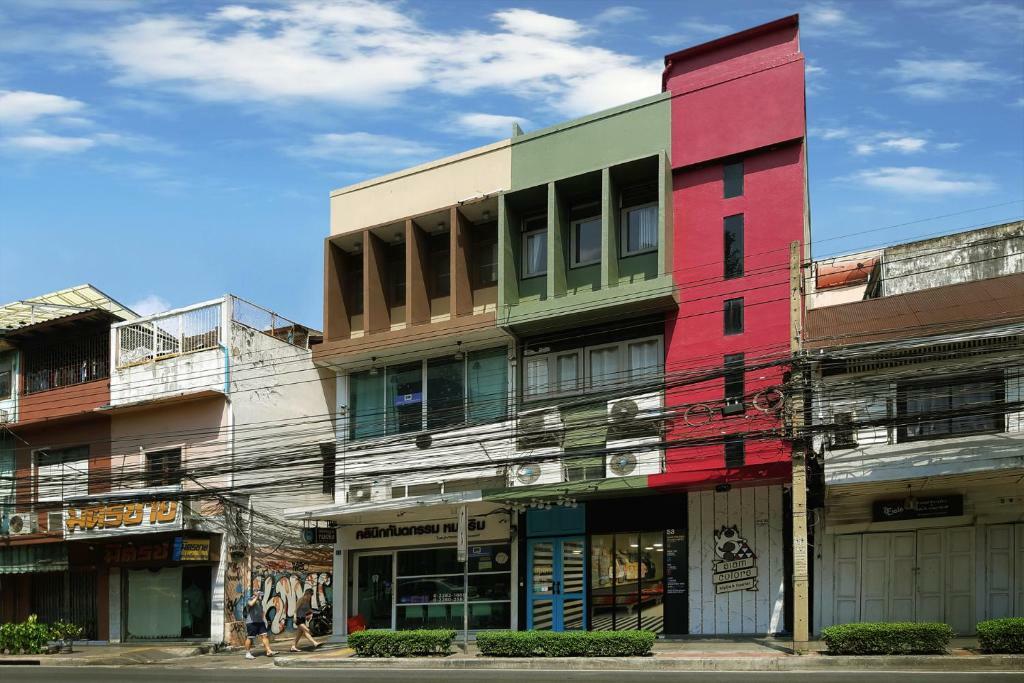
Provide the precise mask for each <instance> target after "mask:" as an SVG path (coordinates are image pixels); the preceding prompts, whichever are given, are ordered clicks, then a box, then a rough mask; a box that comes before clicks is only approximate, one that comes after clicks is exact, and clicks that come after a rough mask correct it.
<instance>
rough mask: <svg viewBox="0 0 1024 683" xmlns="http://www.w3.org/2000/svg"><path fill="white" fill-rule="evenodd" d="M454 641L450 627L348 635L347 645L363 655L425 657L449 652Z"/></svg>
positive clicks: (453, 632)
mask: <svg viewBox="0 0 1024 683" xmlns="http://www.w3.org/2000/svg"><path fill="white" fill-rule="evenodd" d="M453 640H455V631H453V630H451V629H420V630H415V631H385V630H369V631H356V632H355V633H351V634H349V636H348V645H349V647H351V648H352V649H353V650H355V651H356V654H357V655H359V656H360V657H425V656H428V655H446V654H449V653H450V652H451V647H452V641H453Z"/></svg>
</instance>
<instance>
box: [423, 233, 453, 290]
mask: <svg viewBox="0 0 1024 683" xmlns="http://www.w3.org/2000/svg"><path fill="white" fill-rule="evenodd" d="M450 253H451V235H449V234H448V233H447V232H443V233H440V234H438V235H431V236H430V263H429V264H428V265H427V267H428V268H429V269H430V276H431V277H430V295H431V296H432V297H444V296H448V294H449V292H450V291H451V258H450Z"/></svg>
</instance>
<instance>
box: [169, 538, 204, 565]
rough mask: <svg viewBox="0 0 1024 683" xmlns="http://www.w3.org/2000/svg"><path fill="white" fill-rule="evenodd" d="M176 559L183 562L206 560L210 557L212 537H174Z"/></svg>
mask: <svg viewBox="0 0 1024 683" xmlns="http://www.w3.org/2000/svg"><path fill="white" fill-rule="evenodd" d="M174 559H175V560H180V561H181V562H205V561H207V560H209V559H210V539H208V538H183V537H181V536H178V537H177V538H176V539H174Z"/></svg>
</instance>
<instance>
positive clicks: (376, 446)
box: [289, 17, 806, 634]
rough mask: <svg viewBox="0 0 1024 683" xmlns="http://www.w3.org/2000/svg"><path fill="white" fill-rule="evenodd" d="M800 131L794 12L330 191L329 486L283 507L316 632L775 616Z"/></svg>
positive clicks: (770, 622)
mask: <svg viewBox="0 0 1024 683" xmlns="http://www.w3.org/2000/svg"><path fill="white" fill-rule="evenodd" d="M803 136H804V108H803V58H802V56H801V54H800V52H799V48H798V45H797V22H796V18H795V17H792V18H788V19H784V20H781V21H778V22H773V23H772V24H768V25H766V26H763V27H758V28H756V29H752V30H750V31H746V32H743V33H741V34H737V35H735V36H731V37H728V38H724V39H721V40H719V41H714V42H713V43H709V44H707V45H705V46H700V47H697V48H692V49H691V50H688V51H684V52H681V53H677V54H675V55H671V56H669V57H668V58H666V72H665V88H664V92H662V93H661V94H657V95H654V96H651V97H649V98H646V99H643V100H639V101H637V102H632V103H629V104H626V105H623V106H620V107H617V108H614V109H610V110H607V111H603V112H599V113H596V114H593V115H591V116H586V117H583V118H580V119H576V120H573V121H568V122H565V123H562V124H558V125H555V126H551V127H549V128H545V129H541V130H538V131H533V132H530V133H528V134H523V133H522V131H520V130H518V128H516V129H514V130H513V135H512V137H511V138H510V139H508V140H503V141H501V142H498V143H495V144H493V145H489V146H486V147H482V148H478V149H474V150H470V151H468V152H464V153H461V154H458V155H455V156H452V157H447V158H444V159H440V160H437V161H434V162H430V163H428V164H424V165H422V166H419V167H415V168H412V169H408V170H406V171H401V172H398V173H395V174H391V175H389V176H384V177H381V178H376V179H373V180H370V181H367V182H364V183H360V184H358V185H355V186H352V187H348V188H344V189H341V190H338V191H336V192H334V193H332V195H331V236H330V237H329V238H328V239H327V242H326V245H325V287H324V294H325V302H324V315H325V321H324V327H325V339H324V343H323V344H322V345H320V346H319V347H317V349H316V350H315V351H314V358H315V360H316V362H317V363H318V364H319V365H321V366H322V367H324V368H329V369H331V370H333V371H334V372H335V373H336V378H337V379H336V385H337V393H336V398H337V404H336V409H337V412H338V416H339V419H338V421H337V428H338V429H337V444H338V446H337V453H338V460H337V469H336V477H337V487H336V490H335V500H334V502H333V503H331V504H329V505H324V506H319V507H313V508H309V507H306V508H296V509H295V510H294V511H292V512H291V513H289V517H291V518H292V519H304V520H307V522H308V523H312V522H313V520H329V521H332V522H334V523H335V524H337V525H338V527H337V528H338V540H337V553H336V555H335V568H334V571H335V577H336V579H337V581H336V585H337V586H338V587H339V591H338V593H339V600H338V604H339V605H343V606H344V609H343V610H342V609H338V610H337V612H336V619H335V624H336V631H337V632H338V633H339V634H341V633H345V632H346V629H347V628H348V627H349V626H351V627H352V628H361V627H363V626H368V627H378V628H399V629H401V628H413V627H420V626H445V627H462V626H467V627H468V628H469V629H470V630H480V629H487V628H536V629H544V628H548V629H556V630H568V629H629V628H639V627H643V628H649V629H652V630H655V631H657V632H659V633H665V634H684V633H689V632H693V633H760V634H765V633H771V632H778V631H781V630H783V629H784V628H785V623H784V621H783V617H782V614H783V595H784V594H785V592H786V590H785V583H786V572H785V568H784V554H785V552H786V542H785V540H784V538H783V533H782V531H783V524H784V522H783V519H784V514H785V512H786V509H785V501H784V496H783V490H782V483H783V482H785V481H787V480H788V476H789V468H790V464H789V451H788V450H787V447H786V445H785V444H784V443H783V442H782V441H781V440H780V432H779V427H780V420H779V417H778V414H777V412H776V411H777V408H778V405H779V403H780V402H781V391H780V390H779V388H778V387H779V385H781V384H782V381H783V372H784V367H785V366H784V363H783V361H786V362H788V358H789V342H790V331H789V330H790V324H789V321H790V318H789V316H790V304H789V262H790V248H791V247H790V244H791V242H796V243H797V245H798V247H797V248H798V250H799V249H800V245H801V244H802V243H803V241H804V235H805V231H806V201H805V183H804V168H805V165H804V154H805V151H804V146H803V140H804V137H803ZM744 221H746V237H744ZM744 250H746V255H745V254H744ZM764 252H769V253H770V254H768V255H766V254H765V253H764ZM744 297H745V299H744ZM737 304H738V305H737ZM744 304H745V305H744ZM745 311H749V312H745ZM723 319H724V320H723ZM737 326H738V327H737ZM723 366H724V368H725V370H724V371H723ZM737 372H739V373H740V376H741V377H742V378H741V379H739V380H737V378H736V377H735V375H736V373H737ZM723 377H725V379H726V381H725V385H726V386H725V390H724V394H723ZM666 397H667V398H666ZM723 414H724V417H723ZM723 432H725V433H727V434H732V435H735V436H736V437H737V439H735V440H739V442H740V446H741V455H740V456H739V460H737V456H736V454H735V453H734V452H733V451H732V450H730V454H729V457H728V458H726V457H724V456H723V449H724V448H729V449H732V443H733V441H734V439H733V438H732V437H730V438H727V439H723V438H722V437H721V434H722V433H723ZM769 433H770V434H771V438H768V436H767V435H768V434H769ZM709 434H710V435H712V436H711V438H710V439H709V438H708V435H709ZM744 438H747V439H750V440H754V439H756V440H754V441H753V442H752V445H751V446H750V447H749V448H748V449H746V451H745V452H743V451H742V445H743V439H744ZM726 442H728V443H729V444H730V445H729V446H726V445H725V443H726ZM716 487H717V489H718V490H719V491H721V493H716V492H715V489H716ZM729 488H733V490H732V491H731V492H728V489H729ZM462 511H464V514H465V515H466V519H465V520H464V523H465V528H466V530H467V535H468V553H467V557H466V558H464V559H465V561H462V559H460V558H459V556H458V553H459V549H458V538H457V537H458V530H459V528H460V523H459V516H460V514H461V513H462ZM702 515H703V516H702ZM716 548H717V550H718V551H719V553H718V554H717V555H716ZM722 553H729V555H730V556H732V555H735V558H733V559H732V560H729V561H740V564H743V567H742V568H741V571H740V574H742V576H740V574H737V575H736V576H732V577H726V576H725V574H722V573H721V572H715V568H716V567H717V566H718V564H717V563H719V562H722V561H725V560H724V557H725V556H724V555H723V554H722ZM755 559H756V563H755V562H754V560H755ZM747 564H750V565H751V566H747ZM722 571H723V572H724V571H725V570H724V569H723V570H722ZM759 572H760V575H758V573H759ZM726 579H728V581H726ZM733 580H735V581H737V583H735V584H731V583H729V582H730V581H733ZM722 581H725V582H726V583H729V585H728V588H729V590H728V591H722V590H719V588H720V586H719V584H720V583H721V582H722ZM723 593H730V594H729V595H724V596H722V594H723ZM717 596H721V597H717ZM702 610H704V611H705V612H706V611H708V610H710V612H711V613H712V614H713V615H714V614H718V613H720V614H721V618H716V617H712V619H711V621H708V620H707V617H706V616H704V615H702ZM343 616H347V617H349V619H348V620H346V619H343V618H342V617H343ZM734 616H735V619H733V617H734ZM349 621H351V624H349V623H348V622H349Z"/></svg>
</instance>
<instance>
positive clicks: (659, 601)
mask: <svg viewBox="0 0 1024 683" xmlns="http://www.w3.org/2000/svg"><path fill="white" fill-rule="evenodd" d="M590 558H591V559H590V563H591V580H590V604H591V608H590V628H591V630H593V631H626V630H630V629H644V630H647V631H654V632H655V633H663V632H664V630H665V605H664V599H665V536H664V533H663V532H661V531H651V532H643V533H632V532H631V533H618V534H594V535H592V536H591V537H590Z"/></svg>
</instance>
